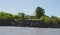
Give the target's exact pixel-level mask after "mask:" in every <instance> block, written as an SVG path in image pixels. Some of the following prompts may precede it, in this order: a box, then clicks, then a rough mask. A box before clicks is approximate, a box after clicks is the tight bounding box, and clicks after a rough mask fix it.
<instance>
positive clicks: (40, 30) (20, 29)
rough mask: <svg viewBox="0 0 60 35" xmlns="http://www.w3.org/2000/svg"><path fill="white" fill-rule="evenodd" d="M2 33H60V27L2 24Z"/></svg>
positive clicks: (6, 34)
mask: <svg viewBox="0 0 60 35" xmlns="http://www.w3.org/2000/svg"><path fill="white" fill-rule="evenodd" d="M0 35H60V29H58V28H57V29H56V28H32V27H11V26H8V27H7V26H0Z"/></svg>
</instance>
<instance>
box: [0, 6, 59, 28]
mask: <svg viewBox="0 0 60 35" xmlns="http://www.w3.org/2000/svg"><path fill="white" fill-rule="evenodd" d="M44 13H45V11H44V9H42V8H41V7H37V8H36V10H35V15H34V16H29V15H26V14H24V13H18V14H17V15H13V14H10V13H5V12H0V26H5V25H6V26H11V25H12V24H11V22H15V23H16V25H17V24H18V21H19V20H20V19H22V18H23V17H24V18H26V19H30V17H32V18H31V19H42V20H45V23H46V25H48V27H49V28H60V18H59V17H56V16H51V17H49V16H47V15H45V14H44Z"/></svg>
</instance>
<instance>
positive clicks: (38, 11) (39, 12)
mask: <svg viewBox="0 0 60 35" xmlns="http://www.w3.org/2000/svg"><path fill="white" fill-rule="evenodd" d="M44 13H45V11H44V9H42V8H41V7H39V6H38V7H37V8H36V10H35V17H36V18H37V19H39V18H40V17H41V16H43V15H44Z"/></svg>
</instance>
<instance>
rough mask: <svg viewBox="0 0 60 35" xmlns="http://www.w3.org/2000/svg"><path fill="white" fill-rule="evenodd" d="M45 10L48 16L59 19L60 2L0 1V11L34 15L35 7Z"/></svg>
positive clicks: (48, 0) (43, 0) (46, 0)
mask: <svg viewBox="0 0 60 35" xmlns="http://www.w3.org/2000/svg"><path fill="white" fill-rule="evenodd" d="M38 6H40V7H42V8H43V9H45V14H46V15H48V16H51V15H53V16H57V17H60V0H0V11H4V12H8V13H11V14H17V13H19V12H23V13H25V14H27V15H34V13H35V9H36V7H38Z"/></svg>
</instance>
